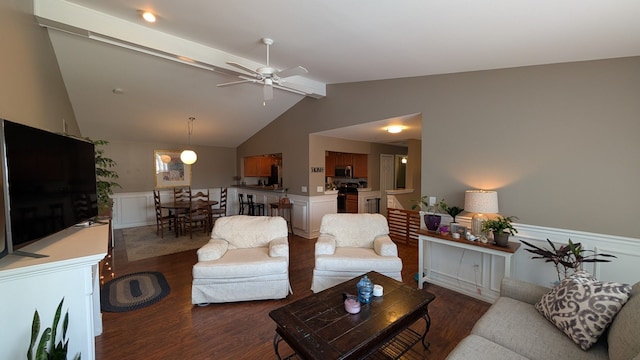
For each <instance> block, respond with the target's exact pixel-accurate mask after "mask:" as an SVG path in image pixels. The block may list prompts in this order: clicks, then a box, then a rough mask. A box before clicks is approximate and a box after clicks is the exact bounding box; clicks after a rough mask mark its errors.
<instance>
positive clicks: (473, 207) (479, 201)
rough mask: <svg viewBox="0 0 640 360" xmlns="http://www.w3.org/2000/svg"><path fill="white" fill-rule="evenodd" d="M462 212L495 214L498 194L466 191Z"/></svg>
mask: <svg viewBox="0 0 640 360" xmlns="http://www.w3.org/2000/svg"><path fill="white" fill-rule="evenodd" d="M464 210H465V211H468V212H473V213H482V214H497V213H498V212H499V211H498V193H497V192H495V191H485V190H467V191H466V192H465V194H464Z"/></svg>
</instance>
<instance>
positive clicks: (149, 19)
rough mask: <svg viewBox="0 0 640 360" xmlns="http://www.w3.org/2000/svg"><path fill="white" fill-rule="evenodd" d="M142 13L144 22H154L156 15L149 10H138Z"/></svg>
mask: <svg viewBox="0 0 640 360" xmlns="http://www.w3.org/2000/svg"><path fill="white" fill-rule="evenodd" d="M140 13H141V14H142V18H143V19H144V20H145V21H146V22H150V23H153V22H156V16H155V15H154V14H153V13H152V12H150V11H141V12H140Z"/></svg>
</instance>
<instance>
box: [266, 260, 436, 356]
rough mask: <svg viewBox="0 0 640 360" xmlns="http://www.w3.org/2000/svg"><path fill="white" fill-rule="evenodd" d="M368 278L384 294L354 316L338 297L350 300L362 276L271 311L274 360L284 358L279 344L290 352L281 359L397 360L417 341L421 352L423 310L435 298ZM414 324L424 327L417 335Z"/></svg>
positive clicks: (425, 311) (380, 277) (428, 320)
mask: <svg viewBox="0 0 640 360" xmlns="http://www.w3.org/2000/svg"><path fill="white" fill-rule="evenodd" d="M367 275H368V276H369V278H370V279H371V281H373V283H374V284H380V285H382V286H383V287H384V294H383V296H382V297H373V300H372V302H371V303H370V304H366V305H362V307H361V310H360V313H358V314H353V315H352V314H349V313H347V312H346V311H345V310H344V300H343V293H345V292H346V293H349V294H354V295H355V294H356V284H357V282H358V281H359V280H360V278H361V276H359V277H356V278H354V279H351V280H349V281H346V282H344V283H342V284H338V285H336V286H334V287H332V288H329V289H326V290H324V291H321V292H319V293H316V294H313V295H311V296H309V297H306V298H304V299H300V300H298V301H296V302H293V303H291V304H289V305H286V306H283V307H281V308H279V309H276V310H273V311H271V312H270V313H269V316H270V317H271V318H272V319H273V320H274V321H275V322H276V324H277V327H276V335H275V337H274V339H273V347H274V350H275V352H276V355H277V356H278V359H283V357H281V356H280V353H279V351H278V346H279V344H280V342H281V341H282V340H284V341H285V342H286V343H287V344H288V345H289V346H290V347H291V348H292V349H293V350H294V351H295V354H292V355H288V356H286V357H284V358H285V359H289V358H292V357H294V356H298V357H300V358H303V359H322V360H327V359H364V358H373V359H375V358H380V359H396V358H399V357H400V356H402V354H404V353H405V352H406V351H408V350H409V349H410V348H411V347H413V346H414V345H415V344H417V343H418V342H419V341H422V345H423V346H424V348H425V349H426V348H427V347H428V343H426V342H425V336H426V335H427V332H428V331H429V328H430V326H431V318H430V317H429V312H428V309H427V307H428V305H429V303H430V302H431V301H433V299H434V298H435V295H433V294H431V293H428V292H426V291H423V290H419V289H415V288H413V287H410V286H407V285H404V284H403V283H401V282H399V281H396V280H394V279H391V278H389V277H387V276H384V275H382V274H380V273H377V272H374V271H372V272H369V273H368V274H367ZM419 319H423V320H424V321H425V322H426V328H425V331H424V333H422V334H418V333H417V332H416V331H414V330H412V329H410V328H409V326H410V325H412V324H413V323H415V322H416V321H418V320H419Z"/></svg>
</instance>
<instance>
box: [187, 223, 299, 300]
mask: <svg viewBox="0 0 640 360" xmlns="http://www.w3.org/2000/svg"><path fill="white" fill-rule="evenodd" d="M288 235H289V234H288V229H287V222H286V221H285V220H284V219H283V218H282V217H279V216H278V217H276V216H274V217H269V216H246V215H236V216H225V217H221V218H219V219H218V220H216V222H215V225H214V227H213V231H211V240H209V243H207V244H206V245H204V246H203V247H201V248H200V249H198V263H196V264H195V265H194V266H193V284H192V286H191V302H192V303H193V304H199V305H205V304H208V303H221V302H232V301H247V300H264V299H282V298H285V297H287V295H288V294H289V293H291V285H290V283H289V241H288Z"/></svg>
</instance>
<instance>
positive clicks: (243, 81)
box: [216, 80, 254, 87]
mask: <svg viewBox="0 0 640 360" xmlns="http://www.w3.org/2000/svg"><path fill="white" fill-rule="evenodd" d="M247 82H254V81H253V80H240V81H232V82H228V83H224V84H218V85H216V86H217V87H222V86H230V85H237V84H243V83H247Z"/></svg>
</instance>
